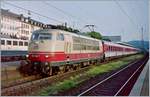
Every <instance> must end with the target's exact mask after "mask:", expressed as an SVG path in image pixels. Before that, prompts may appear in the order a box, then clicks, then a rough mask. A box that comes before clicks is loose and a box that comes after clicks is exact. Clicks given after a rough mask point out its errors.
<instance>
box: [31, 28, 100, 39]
mask: <svg viewBox="0 0 150 97" xmlns="http://www.w3.org/2000/svg"><path fill="white" fill-rule="evenodd" d="M43 30H45V31H44V32H42V31H43ZM37 31H38V32H39V33H46V32H47V31H48V32H53V31H55V32H61V33H63V34H69V35H72V36H77V37H81V38H85V39H91V40H97V41H101V40H99V39H95V38H92V37H88V36H84V35H80V34H76V33H71V32H67V31H64V30H60V29H40V30H36V31H34V32H33V33H37Z"/></svg>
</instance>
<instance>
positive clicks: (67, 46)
mask: <svg viewBox="0 0 150 97" xmlns="http://www.w3.org/2000/svg"><path fill="white" fill-rule="evenodd" d="M71 44H72V39H71V36H70V35H69V34H66V35H65V45H64V48H65V50H64V52H65V54H66V59H67V61H70V53H71V51H72V50H71V49H72V46H71Z"/></svg>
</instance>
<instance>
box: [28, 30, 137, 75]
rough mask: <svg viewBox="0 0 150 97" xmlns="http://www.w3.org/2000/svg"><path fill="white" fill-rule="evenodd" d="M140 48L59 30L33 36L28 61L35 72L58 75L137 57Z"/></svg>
mask: <svg viewBox="0 0 150 97" xmlns="http://www.w3.org/2000/svg"><path fill="white" fill-rule="evenodd" d="M137 52H138V49H136V48H133V47H130V46H125V45H120V44H116V43H112V42H106V41H102V40H98V39H94V38H91V37H87V36H83V35H78V34H75V33H71V32H67V31H63V30H58V29H40V30H36V31H34V32H33V33H32V36H31V39H30V42H29V46H28V53H29V54H28V55H29V56H28V59H29V60H30V62H31V64H32V68H33V70H34V71H36V72H38V73H42V74H45V75H55V74H58V73H64V72H67V71H69V70H76V69H78V68H82V67H85V66H88V65H90V64H96V63H98V62H102V61H104V60H105V58H111V57H116V56H122V55H129V54H135V53H137Z"/></svg>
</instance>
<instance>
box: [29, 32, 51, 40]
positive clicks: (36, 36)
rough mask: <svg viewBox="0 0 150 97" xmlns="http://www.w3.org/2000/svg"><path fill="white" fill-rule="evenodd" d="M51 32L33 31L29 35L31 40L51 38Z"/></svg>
mask: <svg viewBox="0 0 150 97" xmlns="http://www.w3.org/2000/svg"><path fill="white" fill-rule="evenodd" d="M51 39H52V34H51V33H33V34H32V36H31V40H51Z"/></svg>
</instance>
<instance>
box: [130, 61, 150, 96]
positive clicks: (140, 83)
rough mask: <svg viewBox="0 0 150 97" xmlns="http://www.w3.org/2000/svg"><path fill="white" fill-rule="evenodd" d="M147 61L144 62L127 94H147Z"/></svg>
mask: <svg viewBox="0 0 150 97" xmlns="http://www.w3.org/2000/svg"><path fill="white" fill-rule="evenodd" d="M149 63H150V60H149V61H148V62H147V63H146V65H145V67H144V69H143V70H142V72H141V74H140V76H139V78H138V79H137V81H136V83H135V84H134V87H133V89H132V90H131V92H130V95H129V96H149Z"/></svg>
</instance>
